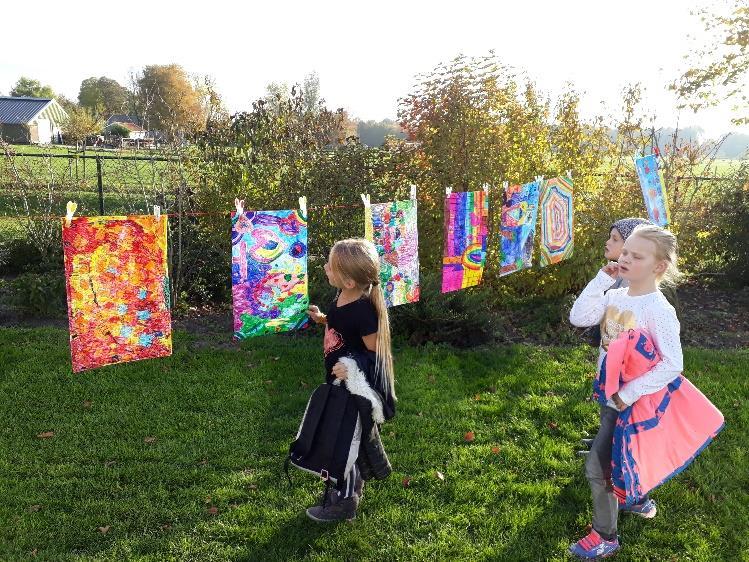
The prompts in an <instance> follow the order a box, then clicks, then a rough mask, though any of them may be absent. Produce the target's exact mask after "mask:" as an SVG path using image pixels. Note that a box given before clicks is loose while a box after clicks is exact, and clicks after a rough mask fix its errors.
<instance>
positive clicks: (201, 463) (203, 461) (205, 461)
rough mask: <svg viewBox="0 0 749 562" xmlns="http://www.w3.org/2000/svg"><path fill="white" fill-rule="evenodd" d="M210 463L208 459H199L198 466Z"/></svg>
mask: <svg viewBox="0 0 749 562" xmlns="http://www.w3.org/2000/svg"><path fill="white" fill-rule="evenodd" d="M207 464H208V459H203V460H201V461H198V466H206V465H207Z"/></svg>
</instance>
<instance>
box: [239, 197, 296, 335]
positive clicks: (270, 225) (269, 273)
mask: <svg viewBox="0 0 749 562" xmlns="http://www.w3.org/2000/svg"><path fill="white" fill-rule="evenodd" d="M231 261H232V264H231V284H232V300H233V304H234V339H238V340H239V339H245V338H248V337H251V336H259V335H263V334H270V333H276V332H288V331H291V330H298V329H301V328H304V327H306V326H307V325H308V323H309V317H308V316H307V307H308V305H309V296H308V292H307V218H306V217H304V216H302V215H301V213H300V212H299V211H291V210H288V211H246V212H244V213H242V214H240V215H237V214H236V213H232V230H231Z"/></svg>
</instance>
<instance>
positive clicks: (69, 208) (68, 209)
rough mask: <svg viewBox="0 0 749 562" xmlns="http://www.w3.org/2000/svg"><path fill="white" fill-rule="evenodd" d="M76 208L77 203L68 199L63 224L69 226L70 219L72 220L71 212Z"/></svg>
mask: <svg viewBox="0 0 749 562" xmlns="http://www.w3.org/2000/svg"><path fill="white" fill-rule="evenodd" d="M77 208H78V203H76V202H74V201H68V204H67V205H66V206H65V226H70V221H72V220H73V213H75V210H76V209H77Z"/></svg>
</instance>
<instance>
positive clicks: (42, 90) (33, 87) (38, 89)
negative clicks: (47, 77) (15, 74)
mask: <svg viewBox="0 0 749 562" xmlns="http://www.w3.org/2000/svg"><path fill="white" fill-rule="evenodd" d="M10 95H11V96H29V97H32V98H53V97H55V92H54V91H53V90H52V87H51V86H42V83H41V82H39V80H34V79H33V78H27V77H26V76H21V77H20V78H19V79H18V82H16V85H15V86H13V89H12V90H11V91H10Z"/></svg>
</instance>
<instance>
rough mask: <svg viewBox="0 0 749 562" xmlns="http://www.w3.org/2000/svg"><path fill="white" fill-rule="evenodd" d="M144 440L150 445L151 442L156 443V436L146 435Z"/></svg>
mask: <svg viewBox="0 0 749 562" xmlns="http://www.w3.org/2000/svg"><path fill="white" fill-rule="evenodd" d="M143 442H144V443H148V444H149V445H150V444H151V443H156V438H155V437H146V438H145V439H143Z"/></svg>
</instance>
